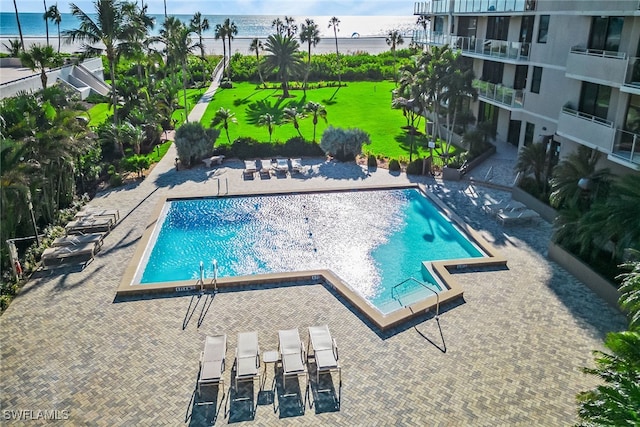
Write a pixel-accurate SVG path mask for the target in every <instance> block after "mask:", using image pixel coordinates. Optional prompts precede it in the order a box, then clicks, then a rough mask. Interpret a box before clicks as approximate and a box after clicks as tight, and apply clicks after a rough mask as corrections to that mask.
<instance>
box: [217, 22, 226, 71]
mask: <svg viewBox="0 0 640 427" xmlns="http://www.w3.org/2000/svg"><path fill="white" fill-rule="evenodd" d="M214 37H215V39H216V40H219V39H222V70H223V74H224V70H225V69H226V68H227V44H226V43H225V40H226V38H227V29H226V28H225V27H223V26H222V25H220V24H216V28H215V29H214Z"/></svg>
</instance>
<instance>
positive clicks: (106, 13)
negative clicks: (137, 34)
mask: <svg viewBox="0 0 640 427" xmlns="http://www.w3.org/2000/svg"><path fill="white" fill-rule="evenodd" d="M94 5H95V7H96V14H95V16H96V19H95V20H94V19H93V18H92V16H91V15H89V14H88V13H86V12H84V11H83V10H82V9H80V8H79V7H78V6H76V5H75V4H74V3H71V4H70V8H71V14H72V15H73V16H74V17H76V18H77V19H78V20H79V21H80V25H79V27H78V28H77V29H74V30H69V31H65V32H64V34H65V36H66V37H68V38H69V40H71V41H72V42H75V41H83V42H89V43H99V42H102V44H104V46H105V53H106V57H107V61H108V62H109V73H110V75H111V94H112V102H113V123H114V124H117V123H118V111H117V108H116V106H117V105H118V93H117V89H116V87H117V78H116V69H117V67H116V65H117V62H118V57H119V54H120V52H121V50H122V48H123V46H124V44H126V42H127V40H128V39H129V36H130V33H131V27H130V26H129V25H128V24H129V23H128V22H127V17H126V15H125V14H124V13H123V12H122V3H121V2H120V1H118V0H96V1H95V3H94ZM85 51H86V52H87V53H91V54H99V53H100V52H101V50H100V49H97V48H94V47H92V46H90V45H85Z"/></svg>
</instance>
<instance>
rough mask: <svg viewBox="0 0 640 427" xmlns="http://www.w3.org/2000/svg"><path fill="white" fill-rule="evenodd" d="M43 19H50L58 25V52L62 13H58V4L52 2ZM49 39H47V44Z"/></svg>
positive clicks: (60, 38)
mask: <svg viewBox="0 0 640 427" xmlns="http://www.w3.org/2000/svg"><path fill="white" fill-rule="evenodd" d="M44 18H45V20H47V19H48V20H50V21H51V22H53V23H54V24H56V26H57V27H58V53H60V42H61V40H62V37H60V23H61V22H62V15H61V14H60V10H58V4H57V3H56V4H54V5H52V6H49V9H48V10H47V12H46V13H45V15H44ZM48 43H49V41H48V40H47V44H48Z"/></svg>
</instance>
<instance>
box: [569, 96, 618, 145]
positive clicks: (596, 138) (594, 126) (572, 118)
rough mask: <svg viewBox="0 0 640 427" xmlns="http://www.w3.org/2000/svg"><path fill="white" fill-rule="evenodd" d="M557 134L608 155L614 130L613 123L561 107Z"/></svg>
mask: <svg viewBox="0 0 640 427" xmlns="http://www.w3.org/2000/svg"><path fill="white" fill-rule="evenodd" d="M557 133H558V134H559V135H562V136H565V137H567V138H570V139H573V140H574V141H577V142H580V143H582V144H584V145H587V146H592V147H598V149H599V150H602V151H603V152H605V153H607V154H610V153H612V152H613V140H614V138H615V133H616V129H615V127H614V125H613V122H612V121H610V120H607V119H603V118H600V117H597V116H594V115H592V114H587V113H583V112H581V111H577V110H574V109H573V108H570V107H562V112H561V113H560V117H559V118H558V128H557Z"/></svg>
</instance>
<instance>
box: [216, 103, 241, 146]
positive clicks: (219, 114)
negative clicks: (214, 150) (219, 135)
mask: <svg viewBox="0 0 640 427" xmlns="http://www.w3.org/2000/svg"><path fill="white" fill-rule="evenodd" d="M229 123H238V119H236V117H235V114H234V113H232V112H231V110H228V109H226V108H224V107H220V108H219V109H218V111H216V115H215V116H214V117H213V119H212V120H211V127H217V126H222V127H223V128H224V131H225V132H226V134H227V141H229V144H231V138H230V137H229Z"/></svg>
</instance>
